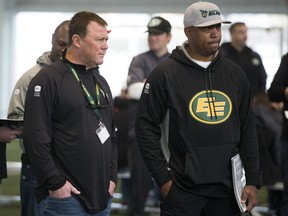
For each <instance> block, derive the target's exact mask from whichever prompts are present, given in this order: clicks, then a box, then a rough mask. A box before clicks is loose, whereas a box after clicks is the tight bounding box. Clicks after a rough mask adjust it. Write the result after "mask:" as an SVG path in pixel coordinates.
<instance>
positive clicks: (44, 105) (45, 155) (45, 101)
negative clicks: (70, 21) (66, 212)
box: [24, 66, 66, 190]
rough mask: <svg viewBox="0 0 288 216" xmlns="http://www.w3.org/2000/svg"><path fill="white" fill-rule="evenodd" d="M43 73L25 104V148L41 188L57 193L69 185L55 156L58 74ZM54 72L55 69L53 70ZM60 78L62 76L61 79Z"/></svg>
mask: <svg viewBox="0 0 288 216" xmlns="http://www.w3.org/2000/svg"><path fill="white" fill-rule="evenodd" d="M49 68H50V67H49V66H47V67H45V68H44V69H42V70H41V71H40V72H39V73H38V74H37V75H36V76H35V77H34V78H33V79H32V80H31V82H30V85H29V88H28V91H27V96H26V100H25V114H24V144H25V149H26V151H27V153H28V156H29V158H30V160H31V162H32V166H33V167H34V169H35V172H36V176H37V178H38V182H39V184H40V185H45V186H46V187H47V189H49V190H57V189H59V188H61V187H62V186H63V185H64V184H65V181H66V180H65V179H64V177H63V176H62V175H61V174H60V173H59V171H58V169H57V168H56V166H55V164H54V161H53V158H52V155H51V148H52V146H51V140H52V114H53V107H54V104H55V103H54V101H55V95H56V90H57V89H56V86H57V85H56V82H57V81H56V79H55V78H53V76H57V74H58V73H57V72H55V71H53V73H51V71H49ZM50 70H51V69H50ZM58 76H60V75H58Z"/></svg>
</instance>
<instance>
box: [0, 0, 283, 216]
mask: <svg viewBox="0 0 288 216" xmlns="http://www.w3.org/2000/svg"><path fill="white" fill-rule="evenodd" d="M183 24H184V27H183V30H184V33H185V36H186V38H187V39H186V40H185V41H183V43H182V44H179V46H177V47H176V48H175V49H173V50H172V51H171V52H170V51H169V50H168V44H169V42H170V40H171V38H172V33H171V29H172V26H171V24H170V22H169V21H168V20H167V19H165V18H164V17H161V16H155V17H152V18H151V19H150V21H149V22H148V24H147V31H146V34H147V42H148V47H149V50H147V51H146V52H143V53H140V54H138V55H136V56H134V57H133V58H132V60H131V63H130V66H129V69H128V72H127V85H125V88H124V89H123V90H122V92H121V95H119V96H117V97H115V98H113V96H112V94H111V91H110V87H109V85H108V83H107V81H106V80H105V78H104V77H103V76H102V75H101V74H100V72H99V66H100V65H102V64H103V62H104V56H105V54H106V52H107V49H108V39H109V33H110V30H109V29H108V23H107V22H106V20H104V19H103V18H102V17H100V16H99V15H98V14H96V13H93V12H88V11H80V12H77V13H75V14H74V16H73V17H72V18H71V20H65V21H63V22H61V23H60V24H59V25H58V26H57V27H56V29H55V31H54V33H53V34H52V48H51V50H50V51H46V52H44V53H43V55H41V56H40V57H39V58H38V59H37V61H36V65H35V66H33V67H32V68H31V69H29V70H28V71H27V72H25V73H24V74H23V75H22V76H21V78H20V79H19V80H18V81H17V83H16V84H15V87H14V90H13V93H12V96H11V100H10V105H9V109H8V115H7V118H8V119H14V120H24V130H23V131H22V130H15V129H12V128H9V127H7V126H4V125H0V183H1V180H2V179H3V178H6V177H7V167H6V143H10V142H12V141H13V140H15V139H19V142H20V147H21V150H22V155H21V162H22V167H21V182H20V189H21V190H20V197H21V215H22V216H42V215H43V216H44V215H45V216H56V215H59V216H60V215H77V216H86V215H87V216H88V215H90V216H91V215H93V216H108V215H110V212H111V205H112V200H113V193H114V191H115V189H116V186H117V183H118V182H119V181H120V180H118V172H119V170H121V169H126V170H128V172H129V174H130V178H129V179H121V183H122V187H121V189H120V191H121V192H122V195H123V204H127V215H129V216H144V215H145V206H146V205H147V202H148V200H150V201H151V200H152V205H153V206H155V207H157V208H159V209H160V211H161V215H163V216H172V215H173V216H176V215H177V216H188V215H189V216H220V215H229V216H238V215H239V214H241V209H242V208H239V205H241V206H245V211H246V212H245V213H246V214H247V215H249V214H251V211H252V209H253V208H254V207H255V206H256V205H257V194H258V190H260V189H261V187H262V186H265V187H267V188H268V197H267V201H268V203H269V208H270V210H271V211H274V212H275V215H277V216H280V215H281V216H286V215H288V171H287V170H288V161H287V154H288V147H287V145H288V135H287V129H288V120H287V119H288V111H287V110H286V109H287V106H288V87H287V80H288V75H287V74H288V73H287V70H288V55H287V54H286V55H285V56H284V57H283V58H282V61H281V64H280V66H279V69H278V71H277V72H276V74H275V77H274V80H273V81H272V84H271V87H270V88H269V89H266V79H267V74H266V71H265V68H264V65H263V62H262V59H261V57H260V55H259V54H258V53H257V52H255V51H254V50H253V49H252V48H250V47H248V46H247V43H246V42H247V38H248V36H247V35H248V33H247V32H248V28H247V26H246V24H245V23H243V22H236V23H232V24H231V22H230V21H228V20H224V19H223V17H222V15H221V12H220V9H219V7H218V6H217V5H216V4H214V3H210V2H195V3H192V4H191V5H190V6H189V7H187V8H186V9H185V10H184V18H183ZM230 24H231V25H230ZM222 25H230V27H229V32H230V36H231V41H230V42H228V41H224V42H222V30H221V29H222ZM20 135H21V137H19V136H20ZM237 154H238V155H239V156H240V158H241V161H242V164H243V167H244V169H245V178H246V185H245V186H244V187H243V191H241V193H242V194H241V197H240V198H239V199H237V197H235V194H234V190H233V181H232V175H233V173H232V170H231V158H232V157H233V156H235V155H237ZM277 182H283V185H284V189H283V192H282V191H280V192H279V191H275V190H274V189H273V185H274V184H275V183H277ZM151 194H152V195H151Z"/></svg>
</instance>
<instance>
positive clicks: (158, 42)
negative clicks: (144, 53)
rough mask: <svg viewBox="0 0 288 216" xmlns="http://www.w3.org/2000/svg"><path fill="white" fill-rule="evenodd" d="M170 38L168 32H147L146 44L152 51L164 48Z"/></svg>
mask: <svg viewBox="0 0 288 216" xmlns="http://www.w3.org/2000/svg"><path fill="white" fill-rule="evenodd" d="M170 40H171V34H170V33H152V32H149V33H148V45H149V48H150V50H152V51H154V52H158V51H161V50H163V49H166V47H167V44H168V43H169V42H170Z"/></svg>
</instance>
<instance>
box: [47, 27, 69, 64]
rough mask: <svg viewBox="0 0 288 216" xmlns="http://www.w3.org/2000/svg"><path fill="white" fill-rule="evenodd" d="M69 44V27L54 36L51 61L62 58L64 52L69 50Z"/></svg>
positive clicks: (61, 29)
mask: <svg viewBox="0 0 288 216" xmlns="http://www.w3.org/2000/svg"><path fill="white" fill-rule="evenodd" d="M67 43H68V25H67V26H63V27H62V28H60V29H59V30H58V31H57V32H55V33H54V34H53V36H52V49H51V55H50V60H51V61H52V62H54V61H57V60H58V59H60V58H61V55H62V52H63V50H64V49H66V48H67Z"/></svg>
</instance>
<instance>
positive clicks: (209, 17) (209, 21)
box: [183, 1, 231, 27]
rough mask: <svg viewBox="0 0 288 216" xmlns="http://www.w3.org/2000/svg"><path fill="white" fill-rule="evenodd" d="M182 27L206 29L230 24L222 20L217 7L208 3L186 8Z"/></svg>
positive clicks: (197, 3) (198, 3)
mask: <svg viewBox="0 0 288 216" xmlns="http://www.w3.org/2000/svg"><path fill="white" fill-rule="evenodd" d="M183 22H184V27H190V26H195V27H206V26H211V25H215V24H219V23H226V24H230V23H231V22H230V21H227V20H223V19H222V17H221V13H220V10H219V7H218V6H217V5H215V4H213V3H210V2H201V1H199V2H196V3H193V4H191V5H190V6H189V7H188V8H186V10H185V13H184V20H183Z"/></svg>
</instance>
